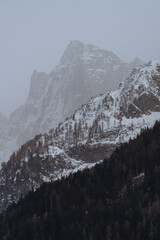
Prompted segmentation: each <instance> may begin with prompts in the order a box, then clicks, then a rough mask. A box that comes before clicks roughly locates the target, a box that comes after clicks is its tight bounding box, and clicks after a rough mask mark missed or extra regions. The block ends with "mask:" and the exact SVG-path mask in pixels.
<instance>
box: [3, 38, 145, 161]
mask: <svg viewBox="0 0 160 240" xmlns="http://www.w3.org/2000/svg"><path fill="white" fill-rule="evenodd" d="M139 64H142V61H141V60H139V59H135V60H134V61H133V62H131V63H124V62H123V61H122V60H120V58H119V57H117V56H116V55H115V54H114V53H112V52H110V51H107V50H102V49H99V48H97V47H95V46H93V45H91V44H89V45H85V44H83V43H81V42H79V41H71V42H70V43H69V45H68V46H67V48H66V50H65V51H64V54H63V56H62V58H61V60H60V62H59V64H58V65H57V66H56V68H55V69H54V70H53V71H52V72H51V73H50V74H45V73H44V72H40V73H38V72H37V71H34V73H33V75H32V77H31V83H30V91H29V95H28V98H27V101H26V103H25V104H24V105H22V106H21V107H20V108H18V109H17V110H16V111H14V112H13V113H12V114H11V116H10V118H9V120H6V121H5V128H4V126H3V125H1V123H0V129H2V128H3V134H2V135H1V137H0V161H1V162H2V161H6V160H8V159H9V156H10V154H11V153H12V152H13V151H14V150H15V149H17V148H18V147H19V146H20V145H21V144H23V143H24V142H25V141H27V140H28V139H31V138H33V137H34V136H35V135H36V134H39V133H45V132H47V131H49V130H50V129H51V128H53V127H56V126H57V125H58V123H59V122H61V121H64V120H65V118H66V117H69V116H70V115H71V114H73V112H74V111H75V110H76V109H78V108H79V107H80V106H81V105H82V104H84V103H86V102H87V101H88V100H89V99H90V97H93V96H95V95H97V94H100V93H105V92H107V91H108V90H115V89H117V88H118V85H119V83H120V82H122V81H124V79H125V78H126V77H128V76H129V74H130V73H131V71H132V70H133V68H134V67H135V66H137V65H139ZM2 124H3V123H2Z"/></svg>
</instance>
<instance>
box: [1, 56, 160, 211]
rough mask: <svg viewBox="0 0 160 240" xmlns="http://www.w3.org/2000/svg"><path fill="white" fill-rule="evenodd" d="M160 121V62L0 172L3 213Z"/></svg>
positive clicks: (32, 144)
mask: <svg viewBox="0 0 160 240" xmlns="http://www.w3.org/2000/svg"><path fill="white" fill-rule="evenodd" d="M159 119H160V59H157V60H153V61H150V62H149V63H147V64H144V65H141V66H137V67H136V68H135V69H134V70H133V71H132V73H131V75H130V77H128V78H127V79H126V80H125V81H124V83H121V84H120V85H119V88H118V90H115V91H109V92H107V93H105V94H100V95H98V96H96V97H92V98H91V99H90V100H89V101H88V102H87V103H86V104H84V105H83V106H82V107H81V108H79V109H78V110H76V111H75V112H74V114H72V116H71V117H70V118H68V119H66V120H65V121H64V122H62V123H60V124H59V125H58V127H57V128H55V129H51V130H50V131H49V133H48V134H44V135H43V134H40V135H37V136H36V137H35V138H34V139H32V140H30V141H28V142H26V143H25V144H24V145H22V146H21V148H20V149H19V150H18V152H17V153H13V154H12V156H11V157H10V160H9V161H8V162H7V163H5V164H3V166H2V169H1V171H0V199H1V202H0V209H1V210H2V209H4V208H6V206H8V204H9V203H11V202H13V201H17V200H18V199H19V197H20V195H21V194H23V195H25V194H26V193H27V192H28V191H29V190H30V189H32V188H35V189H36V188H37V187H39V186H40V184H41V183H43V182H46V181H54V180H55V179H57V178H60V177H61V176H66V175H68V174H69V173H71V172H74V171H77V170H78V169H82V168H84V167H86V166H93V165H92V164H94V163H95V162H99V161H101V160H102V159H103V158H104V157H106V156H109V155H110V154H111V153H112V152H113V150H114V149H115V148H116V147H117V146H119V145H120V144H121V143H122V142H127V141H129V139H131V138H134V137H136V136H137V135H138V134H140V132H141V130H142V129H144V128H148V127H151V126H153V125H154V123H155V121H156V120H159Z"/></svg>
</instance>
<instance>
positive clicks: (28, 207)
mask: <svg viewBox="0 0 160 240" xmlns="http://www.w3.org/2000/svg"><path fill="white" fill-rule="evenodd" d="M0 229H1V231H0V239H2V240H3V239H7V240H9V239H11V240H12V239H16V240H22V239H24V240H25V239H26V240H28V239H37V240H40V239H45V240H47V239H49V240H51V239H52V240H54V239H55V240H72V239H73V240H81V239H82V240H86V239H87V240H101V239H103V240H104V239H107V240H109V239H110V240H122V239H123V240H124V239H126V240H128V239H130V240H131V239H136V240H138V239H141V240H143V239H145V240H146V239H153V240H158V239H160V122H156V124H155V125H154V127H153V129H150V130H149V129H147V130H144V131H143V132H142V133H141V135H140V136H138V137H137V139H135V140H131V141H130V142H129V143H125V144H123V145H121V147H120V148H117V149H116V151H115V152H114V153H113V154H112V155H111V157H110V159H105V160H104V161H103V163H102V164H97V165H96V166H95V167H93V168H91V169H86V170H84V171H82V172H80V171H78V172H77V173H75V174H72V175H70V176H69V177H67V178H62V180H57V181H56V182H54V183H45V184H43V185H41V187H40V188H39V189H37V190H36V192H34V191H31V192H30V193H29V194H28V195H27V196H26V197H25V198H24V199H22V198H21V200H20V201H19V202H18V203H17V204H12V205H11V206H10V207H9V208H8V209H7V211H6V212H4V213H3V214H2V215H1V216H0Z"/></svg>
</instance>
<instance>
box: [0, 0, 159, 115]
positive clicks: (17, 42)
mask: <svg viewBox="0 0 160 240" xmlns="http://www.w3.org/2000/svg"><path fill="white" fill-rule="evenodd" d="M70 40H80V41H82V42H84V43H92V44H94V45H96V46H98V47H100V48H104V49H107V50H110V51H113V52H114V53H115V54H117V55H118V56H119V57H120V58H121V59H122V60H125V61H132V60H133V59H134V58H135V57H139V58H141V59H142V60H144V61H148V60H150V59H154V58H158V57H160V0H0V112H2V113H3V114H5V115H7V116H8V115H9V114H10V113H11V112H12V111H13V110H15V109H16V108H17V107H19V106H20V105H21V104H23V103H24V102H25V100H26V98H27V95H28V91H29V83H30V76H31V74H32V72H33V70H34V69H37V70H38V71H45V72H50V71H51V70H53V69H54V67H55V65H56V64H57V63H58V61H59V59H60V57H61V55H62V53H63V51H64V49H65V48H66V46H67V44H68V43H69V41H70Z"/></svg>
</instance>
